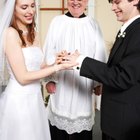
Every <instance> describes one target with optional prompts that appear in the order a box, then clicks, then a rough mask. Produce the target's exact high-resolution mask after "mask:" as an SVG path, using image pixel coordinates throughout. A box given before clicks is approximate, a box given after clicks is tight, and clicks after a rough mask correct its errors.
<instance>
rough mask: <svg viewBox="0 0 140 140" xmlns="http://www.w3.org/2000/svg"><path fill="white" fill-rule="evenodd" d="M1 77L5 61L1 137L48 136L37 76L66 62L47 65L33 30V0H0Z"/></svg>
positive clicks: (44, 139)
mask: <svg viewBox="0 0 140 140" xmlns="http://www.w3.org/2000/svg"><path fill="white" fill-rule="evenodd" d="M0 6H1V7H0V80H1V82H2V81H3V80H4V71H3V69H4V61H5V58H6V63H7V69H8V73H9V75H10V78H9V82H8V84H7V87H6V89H5V91H4V92H3V93H2V94H0V140H50V131H49V125H48V119H47V114H46V111H45V106H44V103H43V99H42V94H41V85H40V79H41V78H44V77H46V76H49V75H51V74H53V73H55V72H57V71H59V70H62V69H65V67H66V66H67V65H69V64H60V65H57V64H54V65H52V66H46V65H45V64H44V62H43V58H44V56H43V53H42V50H41V48H40V46H39V39H38V35H37V32H36V31H35V13H36V4H35V0H1V5H0Z"/></svg>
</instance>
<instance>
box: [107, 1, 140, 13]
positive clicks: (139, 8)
mask: <svg viewBox="0 0 140 140" xmlns="http://www.w3.org/2000/svg"><path fill="white" fill-rule="evenodd" d="M112 1H113V0H108V2H109V3H111V2H112ZM131 1H133V0H128V2H131ZM135 6H136V7H137V9H138V10H139V12H140V0H139V2H138V3H137V4H136V5H135Z"/></svg>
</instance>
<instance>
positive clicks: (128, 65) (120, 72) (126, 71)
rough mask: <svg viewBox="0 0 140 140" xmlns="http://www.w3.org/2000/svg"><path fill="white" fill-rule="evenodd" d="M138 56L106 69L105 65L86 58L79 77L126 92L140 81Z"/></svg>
mask: <svg viewBox="0 0 140 140" xmlns="http://www.w3.org/2000/svg"><path fill="white" fill-rule="evenodd" d="M139 62H140V54H139V56H137V55H136V56H133V54H132V56H129V57H128V58H126V59H124V60H123V61H122V62H120V63H118V64H117V65H114V66H112V67H108V65H107V64H106V63H103V62H100V61H98V60H95V59H91V58H89V57H86V58H85V59H84V61H83V63H82V65H81V69H80V75H81V76H84V77H87V78H90V79H92V80H96V81H98V82H101V83H103V84H104V85H106V86H108V87H111V88H115V89H116V90H127V89H128V88H131V87H132V86H133V85H134V84H136V83H137V82H138V81H139V80H140V65H139Z"/></svg>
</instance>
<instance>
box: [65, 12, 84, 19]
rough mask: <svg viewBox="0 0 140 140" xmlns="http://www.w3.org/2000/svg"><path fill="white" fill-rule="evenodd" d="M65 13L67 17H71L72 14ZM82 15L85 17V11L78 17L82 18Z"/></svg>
mask: <svg viewBox="0 0 140 140" xmlns="http://www.w3.org/2000/svg"><path fill="white" fill-rule="evenodd" d="M65 15H66V16H68V17H73V15H72V14H71V13H70V12H67V13H66V14H65ZM83 17H86V15H85V13H83V14H82V15H80V16H79V18H83ZM73 18H74V17H73Z"/></svg>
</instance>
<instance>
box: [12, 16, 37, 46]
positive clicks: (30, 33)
mask: <svg viewBox="0 0 140 140" xmlns="http://www.w3.org/2000/svg"><path fill="white" fill-rule="evenodd" d="M11 26H12V27H13V28H15V29H16V30H17V32H18V33H19V37H20V39H21V41H22V46H23V47H26V45H27V44H26V42H25V39H24V38H23V31H22V30H20V29H19V27H18V25H17V23H16V18H15V16H14V15H13V18H12V21H11ZM35 27H36V24H35V19H33V22H32V23H31V24H29V25H27V30H28V33H27V41H29V42H30V43H31V44H33V43H34V40H35Z"/></svg>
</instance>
